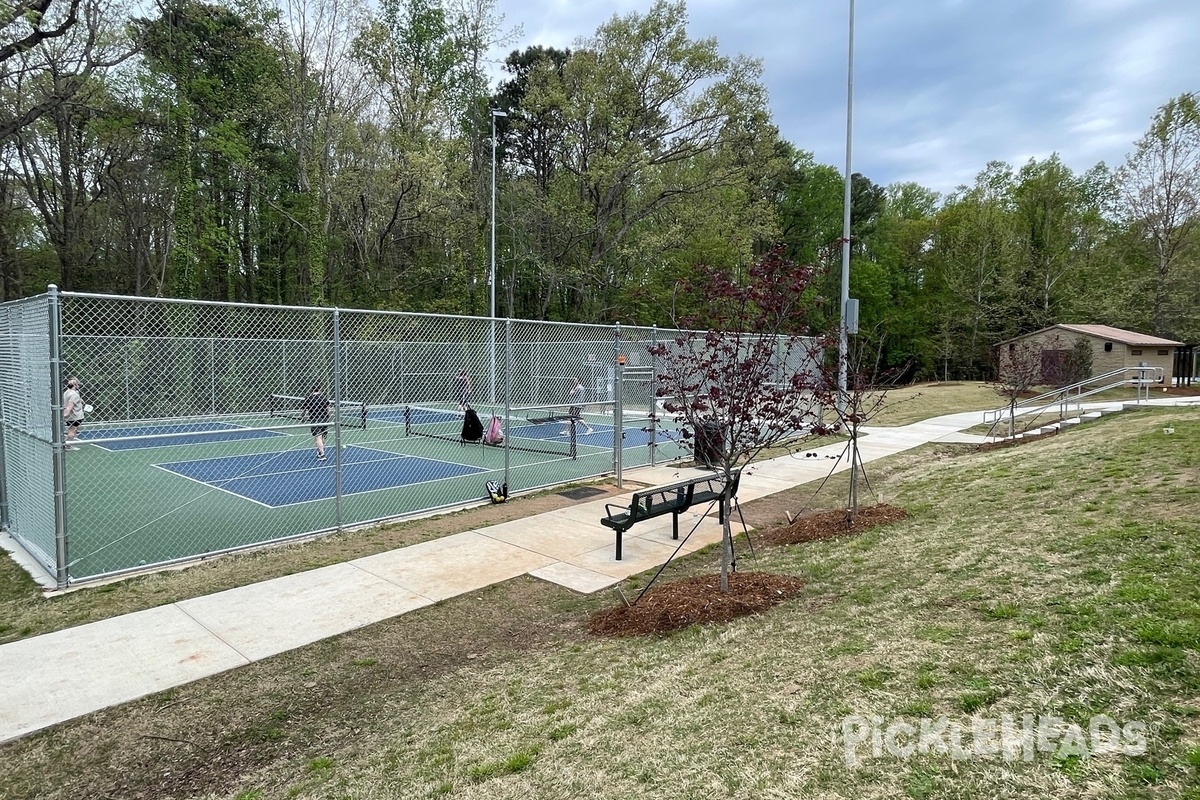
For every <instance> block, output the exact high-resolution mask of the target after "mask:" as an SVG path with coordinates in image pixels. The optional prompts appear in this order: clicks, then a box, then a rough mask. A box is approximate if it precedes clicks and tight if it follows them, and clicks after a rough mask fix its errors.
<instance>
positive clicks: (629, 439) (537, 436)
mask: <svg viewBox="0 0 1200 800" xmlns="http://www.w3.org/2000/svg"><path fill="white" fill-rule="evenodd" d="M368 417H369V418H370V419H372V420H378V421H380V422H395V423H404V422H405V421H406V419H405V410H404V409H402V408H389V409H376V410H374V411H370V412H368ZM462 419H463V416H462V414H461V413H458V412H456V411H450V410H446V409H437V408H421V407H412V408H411V409H409V411H408V421H410V422H411V423H412V424H413V425H414V426H416V427H415V431H416V432H417V433H420V432H421V428H422V426H430V427H431V428H432V430H433V432H435V433H436V434H437V435H440V436H442V437H443V438H454V437H456V436H457V431H458V429H459V426H461V425H462ZM480 420H481V421H482V422H483V425H484V428H485V429H486V428H487V426H488V423H489V421H490V420H491V414H488V413H483V414H480ZM512 423H513V425H512V427H511V428H509V429H508V434H509V438H510V439H511V440H512V441H513V443H514V444H519V443H520V442H522V441H528V440H537V441H542V442H546V443H561V445H562V446H563V447H564V448H565V447H567V446H569V442H570V433H569V424H570V423H569V420H568V419H567V418H566V417H560V418H555V419H548V420H532V419H524V420H522V419H520V418H516V417H514V418H513V419H512ZM501 424H503V420H501ZM589 427H590V428H591V432H590V433H584V428H583V426H582V424H581V425H578V426H577V427H576V429H575V441H576V443H578V444H581V445H586V446H588V447H604V448H611V447H612V444H613V426H612V425H611V424H608V425H605V424H596V423H594V422H591V421H589ZM564 430H568V432H567V433H564V432H563V431H564ZM624 433H625V435H624V437H623V440H622V445H621V446H622V447H638V446H641V445H645V444H648V443H649V441H650V431H648V430H642V429H641V428H635V427H627V428H625V432H624ZM679 438H680V437H679V432H678V431H675V430H672V429H668V428H664V427H661V426H660V427H658V428H656V429H655V431H654V441H655V442H656V443H658V444H667V443H668V442H676V441H679ZM555 449H557V448H555Z"/></svg>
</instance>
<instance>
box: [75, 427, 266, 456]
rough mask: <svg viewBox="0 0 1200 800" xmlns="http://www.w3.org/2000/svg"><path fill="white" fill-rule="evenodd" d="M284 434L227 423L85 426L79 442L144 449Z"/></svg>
mask: <svg viewBox="0 0 1200 800" xmlns="http://www.w3.org/2000/svg"><path fill="white" fill-rule="evenodd" d="M283 435H284V434H282V433H278V432H276V431H266V430H262V429H261V428H242V427H239V426H237V425H230V424H229V423H227V422H179V423H162V424H160V425H130V426H127V427H124V428H93V429H91V430H88V429H87V428H86V427H85V428H84V430H82V431H80V433H79V439H80V441H88V440H96V439H123V440H125V441H103V442H98V443H97V444H96V447H100V448H103V449H105V450H144V449H147V448H151V447H174V446H176V445H181V444H211V443H213V442H235V441H238V440H241V439H266V438H269V437H272V436H283ZM129 437H137V438H129Z"/></svg>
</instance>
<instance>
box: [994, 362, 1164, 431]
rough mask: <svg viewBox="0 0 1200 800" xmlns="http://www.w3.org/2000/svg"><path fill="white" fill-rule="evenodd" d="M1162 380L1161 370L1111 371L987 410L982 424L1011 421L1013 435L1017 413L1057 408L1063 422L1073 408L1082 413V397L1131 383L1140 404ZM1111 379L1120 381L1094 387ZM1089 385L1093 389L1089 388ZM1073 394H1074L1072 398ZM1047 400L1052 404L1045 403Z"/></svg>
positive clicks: (1129, 368)
mask: <svg viewBox="0 0 1200 800" xmlns="http://www.w3.org/2000/svg"><path fill="white" fill-rule="evenodd" d="M1129 373H1135V375H1134V377H1132V378H1131V377H1129ZM1163 377H1164V373H1163V368H1162V367H1151V366H1145V367H1120V368H1118V369H1114V370H1112V371H1111V372H1106V373H1104V374H1103V375H1093V376H1091V377H1089V378H1086V379H1084V380H1081V381H1077V382H1075V383H1072V384H1069V385H1067V386H1060V387H1058V388H1057V389H1051V390H1050V391H1048V392H1043V393H1042V394H1039V395H1037V396H1035V397H1030V398H1027V399H1025V400H1022V401H1021V402H1019V403H1015V404H1012V405H1006V406H1002V407H1000V408H997V409H995V410H994V411H985V412H984V413H983V422H984V424H985V425H987V424H991V426H992V430H995V428H996V425H998V424H999V423H1000V422H1001V421H1002V420H1003V419H1005V418H1008V420H1009V423H1010V424H1009V435H1012V433H1013V429H1014V428H1015V425H1016V416H1017V414H1018V413H1021V414H1029V413H1031V412H1032V413H1035V414H1041V413H1042V412H1043V411H1046V410H1047V409H1049V408H1051V407H1053V406H1055V405H1057V406H1058V407H1059V412H1058V415H1059V419H1062V418H1064V417H1065V416H1066V414H1067V410H1068V409H1069V408H1071V407H1072V406H1074V407H1076V409H1077V410H1082V406H1081V405H1080V401H1081V400H1083V398H1085V397H1091V396H1092V395H1095V394H1099V393H1101V392H1106V391H1108V390H1110V389H1117V388H1119V387H1121V386H1128V385H1130V384H1132V385H1133V386H1135V387H1137V402H1138V403H1141V402H1142V400H1143V392H1144V393H1145V399H1146V400H1149V399H1150V387H1151V386H1152V385H1154V384H1156V383H1161V382H1162V381H1163ZM1110 378H1117V380H1113V381H1112V382H1110V383H1105V384H1102V385H1099V386H1096V385H1094V384H1096V383H1098V382H1100V381H1105V380H1108V379H1110ZM1089 386H1090V387H1091V388H1087V387H1089ZM1085 389H1086V391H1085ZM1072 392H1074V393H1075V394H1074V395H1072ZM1047 400H1048V401H1049V402H1043V401H1047ZM1039 404H1040V405H1039ZM991 433H992V431H988V435H991Z"/></svg>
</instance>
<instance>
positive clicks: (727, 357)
mask: <svg viewBox="0 0 1200 800" xmlns="http://www.w3.org/2000/svg"><path fill="white" fill-rule="evenodd" d="M696 272H697V278H696V279H695V280H694V281H691V282H689V283H688V284H686V285H681V286H680V290H681V297H680V298H679V299H680V300H681V301H683V302H688V301H690V302H691V303H692V305H690V306H689V307H691V308H695V309H699V311H698V312H697V313H694V314H690V315H688V316H685V317H684V318H683V319H680V320H678V321H677V322H678V326H679V327H680V329H681V330H686V331H688V332H687V333H684V334H682V335H680V336H679V337H678V338H676V339H675V340H673V341H671V342H669V343H662V344H659V345H656V346H654V347H651V348H650V354H651V356H653V357H654V359H655V364H656V367H657V370H656V373H657V382H658V387H657V390H656V395H657V396H658V397H659V398H662V399H663V400H664V403H663V407H664V408H665V410H666V411H667V413H668V414H670V415H671V416H672V417H673V418H674V420H675V421H676V422H677V423H678V425H679V428H680V434H681V436H682V438H683V441H684V442H685V443H686V444H688V445H690V446H691V447H692V450H693V453H696V451H697V449H700V450H702V451H703V453H702V454H703V455H706V456H707V459H706V460H707V461H708V465H709V466H710V467H713V468H715V470H716V471H717V472H719V473H720V474H721V475H722V477H723V478H724V481H725V496H724V498H723V499H724V502H725V508H726V509H729V508H731V506H732V502H733V500H734V499H735V496H734V493H733V486H734V484H733V480H732V479H733V475H734V472H735V471H736V470H738V469H740V468H741V467H743V466H744V465H746V464H748V463H749V462H751V461H752V460H753V459H754V457H755V456H757V455H758V454H759V453H761V452H762V451H763V450H765V449H767V448H770V447H774V446H777V445H779V444H781V443H783V442H786V441H788V440H792V439H795V438H797V437H798V436H801V435H821V434H824V433H826V432H828V431H829V429H827V428H826V427H825V425H824V424H823V422H822V419H821V408H822V407H823V406H825V405H828V404H829V402H830V396H829V389H828V384H827V383H826V382H825V380H824V378H823V375H822V372H821V369H820V365H821V361H822V359H823V350H824V346H825V345H826V344H827V342H828V338H827V337H813V336H811V331H810V328H811V324H810V318H809V317H810V309H811V308H812V306H813V305H814V299H813V293H812V291H811V287H812V282H813V272H812V269H811V268H810V267H801V266H798V265H796V264H795V263H793V262H791V261H790V260H788V259H787V258H786V257H785V255H784V250H783V248H775V249H774V250H771V251H770V252H768V253H766V254H765V255H764V256H762V257H761V258H760V259H758V260H757V261H756V262H754V263H753V264H751V265H750V266H749V267H748V268H747V269H746V271H745V274H743V275H734V274H732V273H730V272H728V271H726V270H723V269H715V268H711V267H707V266H699V267H697V268H696ZM697 445H699V446H700V447H699V448H698V447H697ZM729 516H730V515H729V514H728V513H727V514H725V518H724V530H723V536H722V549H721V590H722V591H728V590H729V572H730V570H731V567H732V565H733V534H732V526H731V523H730V519H729Z"/></svg>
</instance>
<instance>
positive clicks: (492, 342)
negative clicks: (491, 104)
mask: <svg viewBox="0 0 1200 800" xmlns="http://www.w3.org/2000/svg"><path fill="white" fill-rule="evenodd" d="M491 112H492V265H491V268H490V269H489V270H488V287H489V289H490V291H491V303H490V304H489V306H488V316H489V317H491V322H490V323H489V324H488V353H489V355H490V358H491V372H490V377H491V380H490V381H489V382H488V385H489V386H490V387H491V394H490V396H489V400H490V401H491V402H492V403H493V404H494V403H495V402H496V117H507V116H508V112H507V111H501V110H500V109H498V108H493V109H491Z"/></svg>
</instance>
